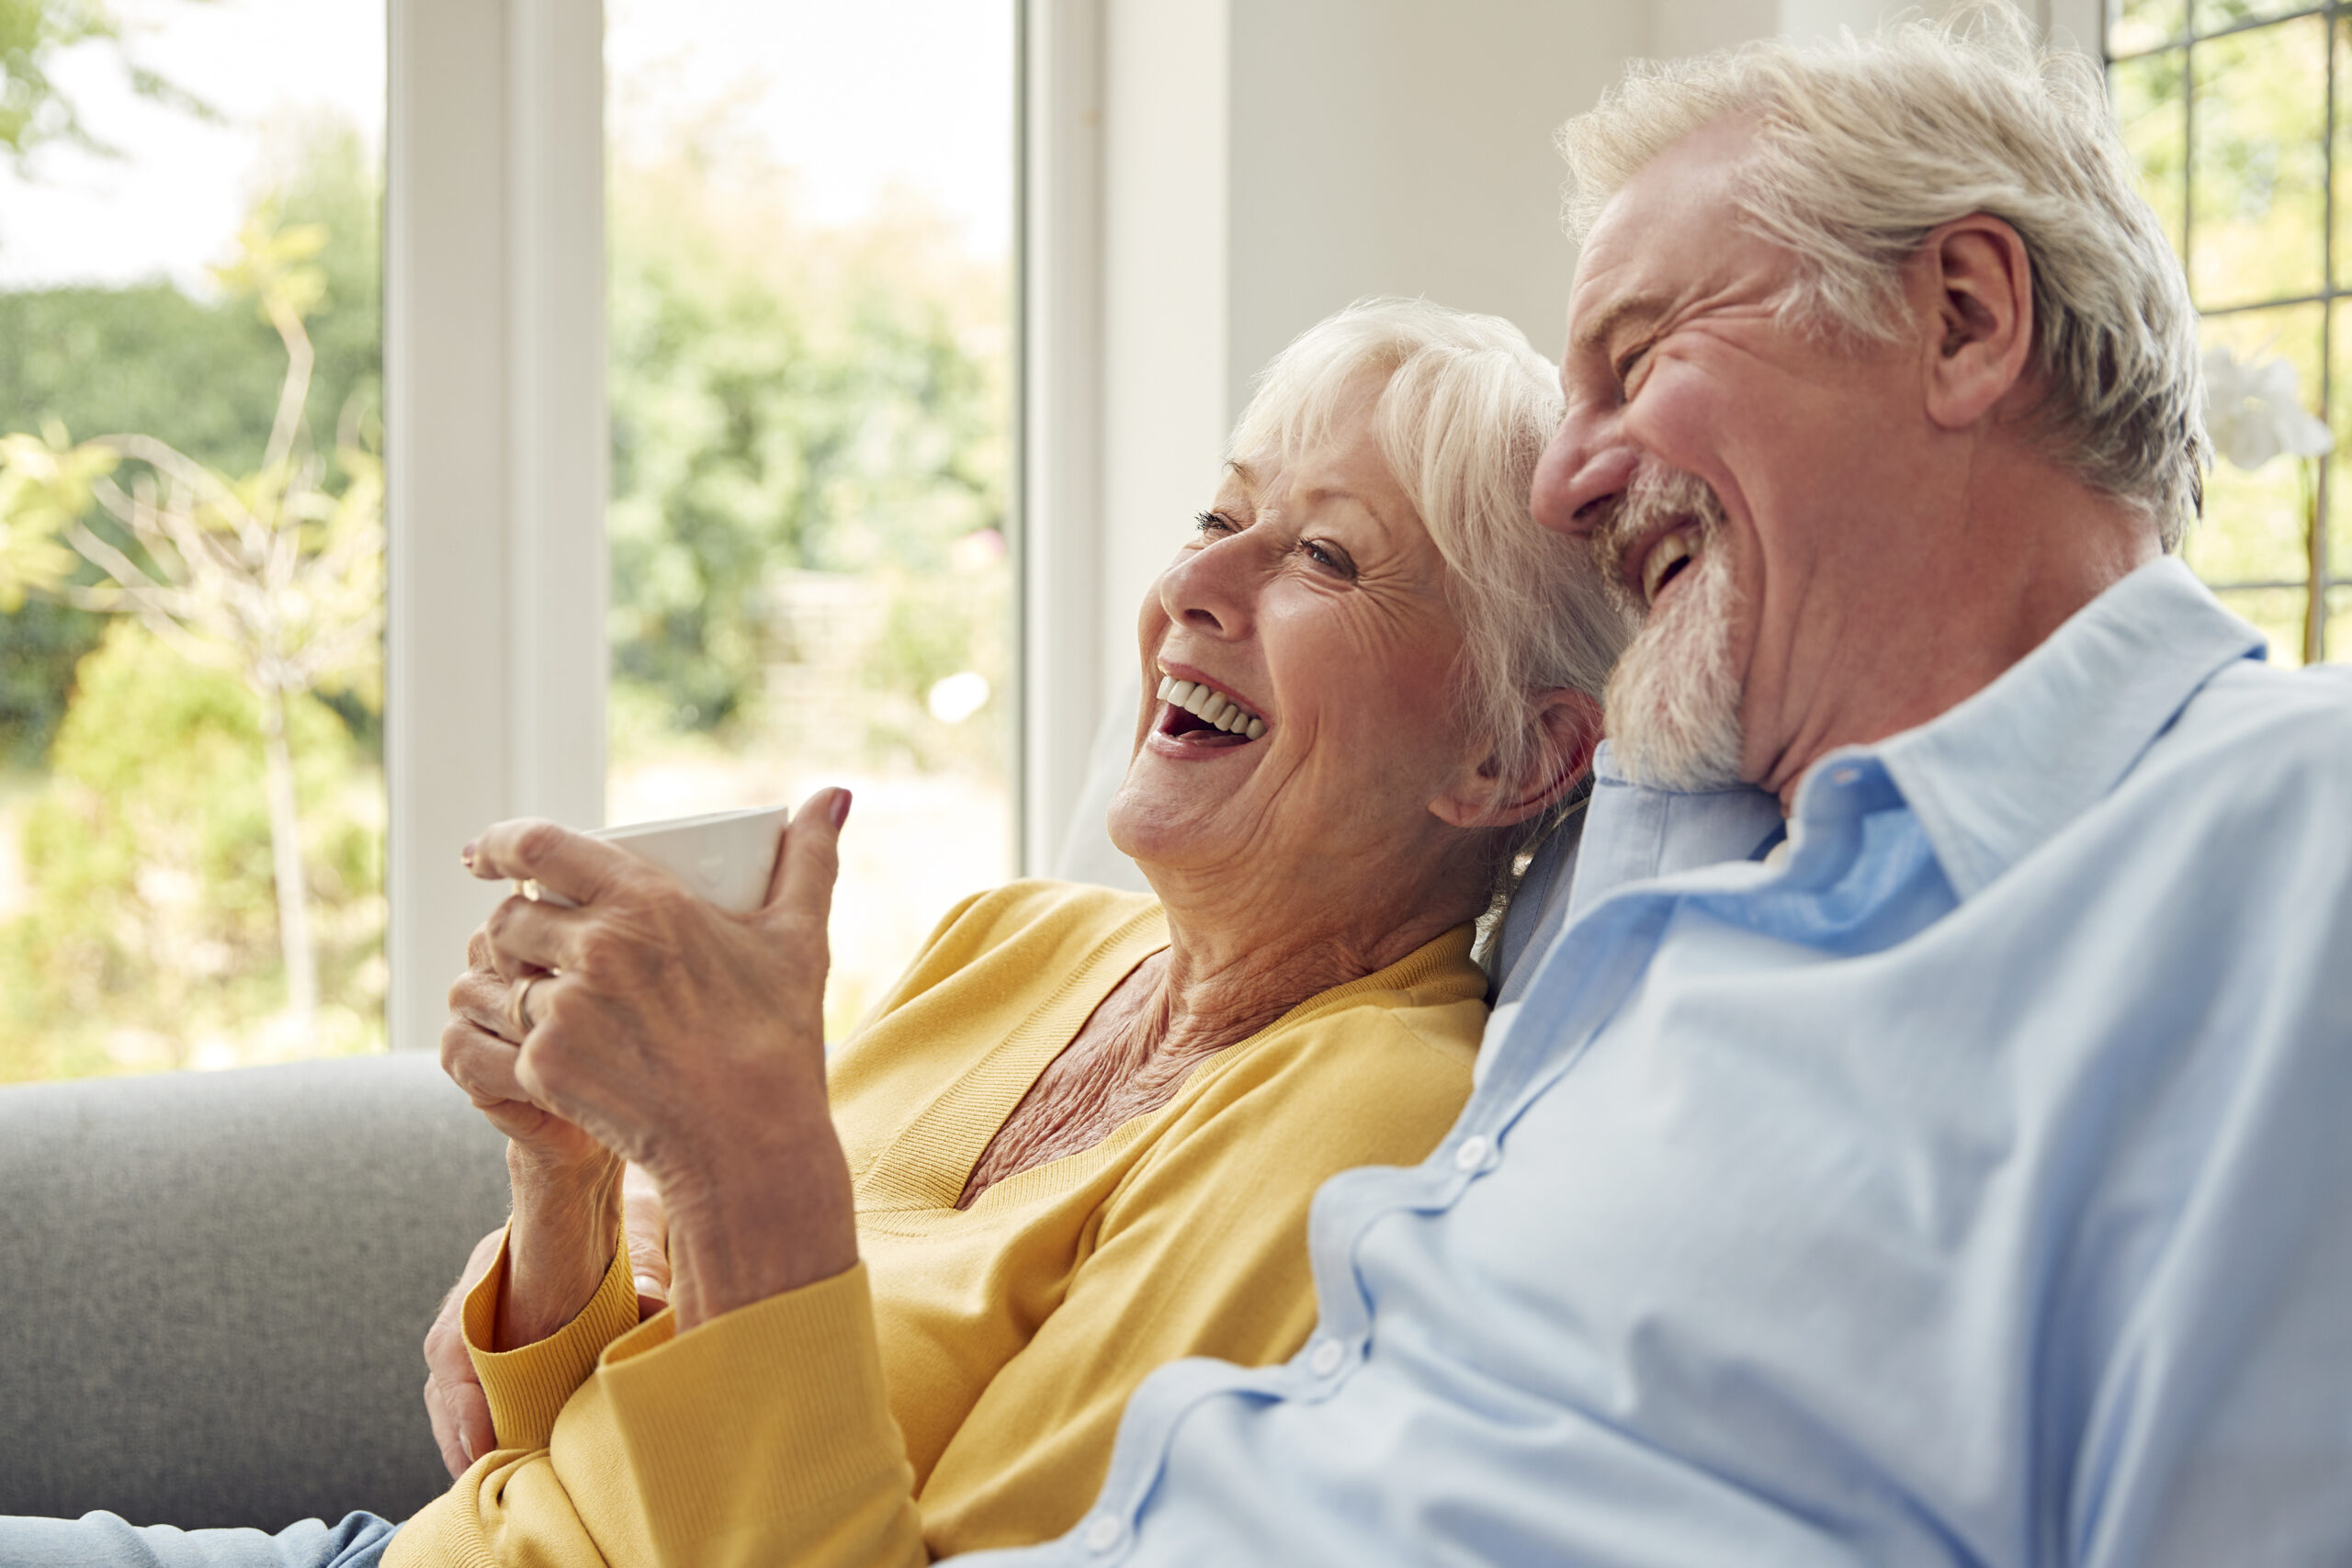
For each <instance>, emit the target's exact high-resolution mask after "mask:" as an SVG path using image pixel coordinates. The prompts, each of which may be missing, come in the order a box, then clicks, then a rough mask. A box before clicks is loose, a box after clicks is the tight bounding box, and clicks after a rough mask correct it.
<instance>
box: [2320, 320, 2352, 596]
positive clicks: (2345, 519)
mask: <svg viewBox="0 0 2352 1568" xmlns="http://www.w3.org/2000/svg"><path fill="white" fill-rule="evenodd" d="M2333 308H2334V310H2335V332H2334V334H2333V336H2332V337H2331V338H2330V340H2329V344H2328V348H2329V354H2330V357H2331V359H2332V360H2333V362H2334V369H2333V372H2332V380H2333V385H2332V386H2331V388H2330V389H2329V397H2330V400H2331V406H2330V409H2329V411H2328V412H2329V419H2328V423H2329V425H2330V426H2331V428H2333V430H2334V431H2335V451H2334V452H2332V453H2330V454H2329V455H2328V459H2327V461H2328V479H2327V491H2328V497H2327V506H2328V516H2327V518H2326V526H2327V553H2328V557H2329V560H2330V562H2331V565H2330V567H2329V575H2330V576H2331V577H2333V578H2335V579H2337V580H2338V581H2352V395H2347V394H2352V299H2339V300H2337V301H2336V302H2335V306H2334V307H2333Z"/></svg>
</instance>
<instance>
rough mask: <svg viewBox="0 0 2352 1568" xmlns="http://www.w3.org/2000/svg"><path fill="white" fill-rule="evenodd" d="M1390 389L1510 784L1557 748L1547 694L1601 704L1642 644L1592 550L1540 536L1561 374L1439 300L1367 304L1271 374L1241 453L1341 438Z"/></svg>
mask: <svg viewBox="0 0 2352 1568" xmlns="http://www.w3.org/2000/svg"><path fill="white" fill-rule="evenodd" d="M1374 377H1377V378H1380V379H1379V383H1378V384H1379V390H1378V394H1377V400H1376V402H1375V403H1374V408H1373V416H1372V417H1373V426H1374V439H1375V440H1376V441H1377V443H1378V446H1379V449H1380V454H1381V457H1383V458H1384V459H1385V461H1386V462H1387V464H1388V469H1389V472H1390V473H1391V474H1392V475H1393V476H1395V478H1396V480H1397V486H1398V488H1399V489H1401V490H1403V491H1404V492H1405V494H1406V495H1407V496H1408V497H1409V498H1410V499H1411V501H1412V503H1413V510H1414V511H1415V512H1416V513H1419V516H1420V520H1421V524H1422V525H1423V526H1424V527H1426V528H1427V529H1428V530H1429V534H1430V539H1431V540H1432V541H1433V542H1434V543H1435V544H1436V546H1437V548H1438V553H1439V554H1440V555H1442V557H1444V558H1445V564H1446V566H1447V568H1448V574H1447V580H1446V585H1445V591H1446V595H1447V602H1448V604H1449V606H1450V607H1451V608H1452V609H1453V614H1454V617H1455V619H1456V620H1457V621H1459V622H1460V623H1461V626H1462V634H1463V639H1464V653H1463V659H1462V663H1461V667H1460V668H1458V669H1457V671H1455V681H1456V689H1457V690H1458V691H1459V692H1460V694H1461V697H1462V700H1463V703H1464V711H1465V712H1466V713H1467V714H1468V715H1469V716H1470V719H1471V722H1472V723H1473V725H1474V726H1476V729H1477V731H1478V732H1479V733H1482V734H1484V735H1487V736H1490V737H1492V739H1493V744H1494V747H1495V754H1496V760H1497V761H1498V763H1499V764H1500V766H1501V768H1502V771H1503V774H1504V776H1505V777H1506V778H1510V779H1520V778H1521V777H1523V776H1524V775H1525V773H1526V772H1527V770H1528V769H1529V768H1530V767H1531V765H1532V763H1533V762H1534V761H1535V760H1536V758H1537V757H1538V755H1539V754H1540V750H1541V737H1540V735H1539V733H1538V730H1537V726H1536V713H1535V709H1534V707H1533V705H1532V698H1533V697H1534V695H1535V694H1538V693H1542V692H1545V691H1550V690H1553V689H1555V688H1558V687H1563V686H1566V687H1572V688H1574V689H1575V690H1577V691H1579V692H1583V693H1585V694H1587V695H1589V696H1590V697H1592V698H1593V699H1594V700H1595V701H1596V702H1597V701H1599V700H1600V696H1601V694H1602V692H1603V690H1604V689H1605V688H1606V686H1607V684H1608V681H1609V671H1610V667H1611V665H1613V664H1614V663H1615V662H1616V660H1617V655H1618V652H1619V650H1621V649H1623V647H1624V646H1625V642H1626V639H1627V638H1628V637H1630V636H1631V635H1632V630H1633V628H1632V626H1631V623H1630V621H1629V620H1628V618H1627V617H1626V616H1625V615H1623V613H1622V612H1620V611H1618V610H1617V609H1615V608H1613V607H1612V606H1611V604H1610V603H1609V601H1608V600H1607V599H1606V598H1605V597H1604V595H1603V593H1602V592H1601V587H1600V580H1599V578H1598V576H1597V575H1596V574H1595V572H1594V570H1593V567H1592V559H1591V552H1590V550H1589V547H1587V546H1586V545H1585V544H1584V543H1583V542H1582V541H1580V540H1577V539H1573V538H1568V537H1566V536H1561V535H1557V534H1554V533H1551V532H1550V531H1548V530H1546V529H1544V528H1543V527H1540V526H1538V525H1537V524H1536V522H1535V519H1534V515H1533V513H1532V512H1531V511H1530V510H1529V504H1528V492H1529V491H1530V489H1531V488H1532V485H1533V483H1534V479H1535V465H1536V462H1537V460H1538V459H1539V458H1541V457H1543V455H1544V447H1545V446H1549V445H1550V444H1551V440H1552V437H1553V435H1554V434H1555V432H1556V431H1557V430H1558V429H1559V425H1560V420H1561V417H1562V414H1563V412H1564V409H1563V404H1562V401H1561V397H1560V387H1559V380H1558V377H1557V375H1556V373H1555V370H1554V368H1553V367H1552V365H1551V363H1550V362H1549V361H1547V360H1546V359H1544V356H1543V355H1540V354H1538V353H1536V352H1535V350H1534V349H1533V348H1532V346H1531V345H1530V344H1528V341H1527V338H1526V335H1525V334H1524V333H1521V331H1520V330H1519V329H1518V328H1517V327H1516V326H1513V325H1512V324H1511V323H1510V322H1509V321H1505V320H1503V319H1502V318H1501V317H1499V316H1479V315H1473V314H1470V313H1469V312H1467V311H1463V310H1447V309H1446V308H1445V307H1443V306H1442V305H1432V304H1430V302H1429V301H1427V300H1425V299H1363V300H1359V301H1357V302H1356V303H1355V304H1353V305H1351V306H1349V307H1348V308H1347V309H1346V310H1342V311H1340V313H1339V314H1338V315H1336V316H1333V317H1331V318H1329V320H1327V321H1321V322H1318V323H1317V324H1316V325H1315V326H1312V327H1309V328H1308V329H1307V330H1306V332H1304V333H1300V334H1299V336H1298V337H1297V338H1296V339H1295V341H1294V342H1292V344H1290V346H1289V347H1287V348H1285V349H1283V351H1282V353H1281V354H1279V355H1275V356H1274V360H1273V363H1272V364H1271V365H1269V366H1267V367H1266V368H1265V369H1264V370H1263V371H1262V372H1261V374H1260V375H1259V377H1258V380H1257V385H1256V388H1255V389H1254V391H1253V393H1252V395H1251V397H1250V406H1249V408H1248V409H1246V410H1245V411H1243V412H1242V415H1241V420H1240V423H1238V425H1236V426H1235V428H1234V432H1233V440H1232V444H1231V446H1230V447H1229V448H1228V456H1230V457H1238V458H1248V457H1250V456H1252V455H1254V454H1257V453H1261V452H1266V451H1276V452H1281V453H1283V454H1285V455H1287V454H1290V453H1295V452H1297V451H1300V450H1302V449H1303V448H1305V447H1307V446H1314V445H1317V444H1319V443H1321V442H1323V441H1326V440H1329V439H1330V438H1331V436H1332V435H1333V434H1336V430H1335V427H1336V425H1337V423H1338V422H1339V421H1340V419H1341V418H1343V417H1345V416H1346V415H1348V414H1349V413H1350V412H1352V411H1353V410H1354V409H1355V408H1357V407H1358V406H1359V401H1358V400H1360V399H1361V398H1362V397H1363V389H1364V386H1365V384H1366V382H1367V380H1369V379H1370V378H1374Z"/></svg>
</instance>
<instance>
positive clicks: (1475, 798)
mask: <svg viewBox="0 0 2352 1568" xmlns="http://www.w3.org/2000/svg"><path fill="white" fill-rule="evenodd" d="M1535 719H1536V727H1537V729H1538V732H1539V734H1540V736H1541V739H1540V740H1539V741H1538V743H1537V745H1536V748H1535V755H1534V756H1532V758H1530V759H1529V760H1528V763H1527V766H1526V767H1525V768H1523V769H1521V771H1520V773H1519V776H1518V777H1516V778H1507V777H1505V776H1504V774H1503V771H1502V768H1501V765H1500V764H1499V763H1498V761H1497V760H1496V758H1495V755H1494V753H1493V752H1491V751H1489V752H1487V754H1486V756H1485V757H1484V758H1483V759H1481V760H1480V761H1478V762H1476V764H1474V765H1473V766H1471V767H1469V768H1467V769H1465V770H1464V773H1463V775H1462V776H1461V777H1460V778H1459V779H1457V780H1456V781H1455V782H1454V784H1453V786H1452V787H1450V788H1449V789H1447V790H1446V792H1445V793H1444V794H1443V795H1439V796H1438V797H1437V798H1436V799H1435V800H1432V801H1430V811H1431V812H1433V813H1434V814H1435V815H1436V816H1437V817H1438V818H1439V819H1440V820H1442V821H1444V822H1447V823H1450V824H1452V825H1453V826H1454V827H1456V828H1508V827H1510V826H1511V824H1513V823H1515V822H1524V821H1526V820H1527V819H1528V818H1530V817H1532V816H1534V815H1535V814H1536V813H1537V812H1539V811H1541V810H1543V809H1544V807H1548V806H1550V805H1551V804H1553V803H1554V802H1555V801H1556V800H1558V799H1559V798H1560V797H1561V796H1562V795H1566V794H1567V793H1568V791H1569V790H1571V789H1573V788H1574V787H1576V783H1577V780H1578V779H1581V778H1583V777H1584V776H1585V774H1587V773H1590V772H1591V771H1592V754H1593V752H1594V750H1596V749H1598V748H1599V746H1600V704H1599V703H1597V702H1595V701H1594V700H1593V699H1592V698H1590V697H1589V696H1587V695H1586V694H1584V693H1582V692H1579V691H1576V690H1574V689H1573V688H1570V687H1566V686H1561V687H1558V688H1556V689H1555V690H1553V691H1549V692H1545V693H1543V694H1541V695H1539V696H1538V697H1536V699H1535Z"/></svg>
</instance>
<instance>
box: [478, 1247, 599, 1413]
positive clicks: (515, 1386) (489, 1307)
mask: <svg viewBox="0 0 2352 1568" xmlns="http://www.w3.org/2000/svg"><path fill="white" fill-rule="evenodd" d="M506 1246H507V1244H506V1243H505V1242H504V1241H503V1240H502V1241H501V1242H500V1243H499V1244H498V1260H497V1261H496V1262H495V1263H493V1264H492V1265H491V1269H490V1272H489V1273H487V1274H485V1275H483V1276H482V1277H481V1281H480V1282H479V1283H478V1284H476V1285H475V1286H474V1288H473V1289H472V1291H470V1292H468V1293H467V1296H466V1304H465V1311H464V1314H463V1316H462V1318H461V1321H462V1323H463V1324H464V1326H465V1331H466V1354H467V1355H468V1356H469V1357H470V1358H472V1360H473V1363H474V1375H475V1376H476V1377H478V1378H480V1379H481V1391H482V1393H483V1394H485V1395H486V1396H487V1397H488V1398H489V1400H490V1421H491V1426H492V1427H493V1428H495V1430H496V1431H497V1434H498V1446H499V1447H500V1448H502V1449H543V1448H545V1447H547V1446H548V1435H549V1434H550V1433H552V1432H553V1431H554V1430H555V1418H556V1416H558V1415H559V1414H560V1412H561V1411H562V1409H563V1406H564V1402H565V1401H567V1400H569V1399H570V1398H571V1395H572V1393H573V1392H574V1391H575V1390H577V1389H578V1388H579V1387H580V1385H581V1384H582V1383H584V1382H587V1381H588V1376H589V1374H590V1373H591V1372H593V1371H595V1370H596V1358H597V1355H598V1354H599V1353H600V1352H601V1351H603V1349H604V1348H605V1346H607V1345H609V1344H611V1343H612V1342H613V1341H614V1340H616V1339H617V1338H619V1337H621V1336H622V1335H624V1334H627V1333H628V1331H629V1330H630V1329H632V1328H634V1327H636V1326H637V1282H636V1281H635V1280H633V1279H632V1278H631V1277H630V1275H629V1271H628V1233H627V1232H626V1231H624V1232H623V1233H622V1234H621V1235H620V1237H619V1239H618V1241H617V1242H616V1244H615V1246H614V1247H613V1261H612V1266H611V1267H610V1268H608V1269H605V1278H604V1280H603V1282H602V1283H600V1284H599V1285H598V1286H597V1287H596V1293H595V1294H594V1296H592V1297H590V1298H589V1301H588V1304H587V1305H586V1306H585V1307H582V1309H581V1311H580V1314H579V1315H578V1316H577V1317H574V1318H573V1319H572V1320H571V1322H570V1323H567V1324H565V1325H563V1326H562V1327H561V1328H560V1329H558V1330H557V1331H556V1332H555V1333H553V1334H551V1335H549V1336H548V1337H547V1338H545V1339H542V1340H539V1341H538V1342H537V1344H532V1345H526V1346H524V1347H522V1348H520V1349H516V1350H493V1349H492V1348H490V1347H491V1346H492V1344H493V1343H494V1340H493V1338H492V1336H493V1335H494V1334H495V1332H496V1328H497V1322H496V1320H497V1315H498V1292H499V1287H500V1285H501V1284H502V1283H503V1281H504V1280H505V1278H506Z"/></svg>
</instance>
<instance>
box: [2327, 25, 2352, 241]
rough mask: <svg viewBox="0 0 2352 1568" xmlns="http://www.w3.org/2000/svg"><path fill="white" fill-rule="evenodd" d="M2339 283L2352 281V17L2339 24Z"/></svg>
mask: <svg viewBox="0 0 2352 1568" xmlns="http://www.w3.org/2000/svg"><path fill="white" fill-rule="evenodd" d="M2331 177H2332V178H2333V179H2334V180H2335V252H2334V261H2335V286H2336V287H2337V288H2343V287H2345V285H2346V283H2347V282H2352V18H2345V19H2339V20H2338V21H2337V22H2336V24H2335V161H2334V167H2333V169H2332V172H2331Z"/></svg>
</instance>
